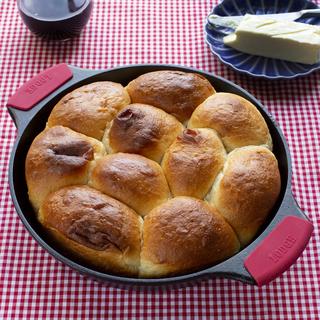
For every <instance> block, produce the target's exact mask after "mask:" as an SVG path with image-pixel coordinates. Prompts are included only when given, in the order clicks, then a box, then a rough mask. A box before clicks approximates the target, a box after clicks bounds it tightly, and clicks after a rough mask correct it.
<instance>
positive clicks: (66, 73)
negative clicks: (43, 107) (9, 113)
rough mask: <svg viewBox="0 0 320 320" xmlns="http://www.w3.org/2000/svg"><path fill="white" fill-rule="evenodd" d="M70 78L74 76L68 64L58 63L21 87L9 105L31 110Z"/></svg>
mask: <svg viewBox="0 0 320 320" xmlns="http://www.w3.org/2000/svg"><path fill="white" fill-rule="evenodd" d="M70 78H72V72H71V70H70V69H69V68H68V66H67V64H65V63H61V64H57V65H55V66H53V67H51V68H49V69H47V70H44V71H43V72H41V73H40V74H38V75H36V76H35V77H34V78H32V79H30V80H29V81H28V82H27V83H25V84H24V85H23V86H22V87H20V88H19V89H18V90H17V92H16V93H15V94H14V95H13V96H12V97H11V98H10V99H9V101H8V105H10V106H12V107H14V108H17V109H20V110H29V109H31V108H32V107H33V106H34V105H36V104H37V103H38V102H40V101H41V100H42V99H43V98H45V97H46V96H48V95H49V94H50V93H52V92H53V91H54V90H56V89H57V88H59V87H60V86H62V85H63V84H64V83H65V82H67V81H68V80H69V79H70Z"/></svg>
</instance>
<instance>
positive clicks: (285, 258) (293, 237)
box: [244, 216, 313, 286]
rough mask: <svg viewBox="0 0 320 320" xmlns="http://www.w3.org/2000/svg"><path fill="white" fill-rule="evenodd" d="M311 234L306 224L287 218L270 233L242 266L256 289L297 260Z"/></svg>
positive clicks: (309, 224)
mask: <svg viewBox="0 0 320 320" xmlns="http://www.w3.org/2000/svg"><path fill="white" fill-rule="evenodd" d="M312 230H313V225H312V224H311V223H310V222H309V221H307V220H304V219H302V218H298V217H296V216H287V217H285V218H284V219H283V220H282V221H281V222H280V223H279V224H278V225H277V226H276V228H275V229H274V230H272V231H271V232H270V234H269V235H268V236H267V237H266V238H265V239H264V240H263V241H262V242H261V243H260V244H259V245H258V246H257V247H256V248H255V249H254V251H253V252H251V253H250V255H249V256H248V257H247V258H246V260H245V262H244V265H245V267H246V268H247V270H248V271H249V273H250V274H251V275H252V276H253V278H254V279H255V280H256V282H257V284H258V286H262V285H264V284H267V283H269V282H270V281H272V280H273V279H275V278H276V277H278V276H279V275H280V274H282V273H283V272H284V271H286V270H287V269H288V268H289V267H290V266H291V265H292V264H293V263H294V262H295V261H296V260H297V259H298V258H299V256H300V255H301V253H302V251H303V250H304V248H305V247H306V245H307V243H308V241H309V239H310V237H311V233H312Z"/></svg>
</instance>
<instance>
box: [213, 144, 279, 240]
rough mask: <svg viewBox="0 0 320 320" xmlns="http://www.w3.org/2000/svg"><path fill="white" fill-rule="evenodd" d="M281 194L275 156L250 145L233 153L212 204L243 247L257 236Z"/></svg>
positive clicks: (266, 150) (219, 180)
mask: <svg viewBox="0 0 320 320" xmlns="http://www.w3.org/2000/svg"><path fill="white" fill-rule="evenodd" d="M279 193H280V173H279V169H278V162H277V159H276V158H275V156H274V155H273V153H272V152H271V151H270V150H268V149H267V148H265V147H261V146H248V147H243V148H240V149H235V150H234V151H232V152H231V153H230V154H229V155H228V158H227V161H226V163H225V166H224V169H223V174H222V175H221V176H220V177H218V180H217V182H216V184H215V185H214V187H213V190H212V195H211V200H210V202H211V203H213V204H214V205H215V207H216V208H217V209H218V210H219V212H220V213H221V214H222V215H223V216H224V217H225V218H226V219H227V221H228V222H229V223H230V224H231V226H232V227H233V228H234V230H235V231H236V233H237V235H238V237H239V239H240V242H241V244H242V245H246V244H247V243H248V242H249V241H250V240H252V238H253V237H254V236H255V234H256V233H257V231H258V229H259V227H261V225H262V224H263V222H264V221H265V219H266V217H267V215H268V213H269V212H270V210H271V209H272V207H273V206H274V204H275V202H276V200H277V198H278V196H279Z"/></svg>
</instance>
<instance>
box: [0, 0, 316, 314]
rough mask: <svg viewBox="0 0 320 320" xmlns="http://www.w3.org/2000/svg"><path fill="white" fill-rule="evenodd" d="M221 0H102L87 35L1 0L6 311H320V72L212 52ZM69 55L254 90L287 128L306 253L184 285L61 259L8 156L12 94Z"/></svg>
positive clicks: (72, 59) (0, 267)
mask: <svg viewBox="0 0 320 320" xmlns="http://www.w3.org/2000/svg"><path fill="white" fill-rule="evenodd" d="M214 4H215V2H214V1H212V0H198V1H196V0H183V1H182V0H128V1H123V0H105V1H104V0H94V10H93V15H92V18H91V20H90V22H89V24H88V26H87V27H86V29H85V30H84V32H83V33H82V35H81V37H79V38H78V39H74V40H72V41H67V42H45V41H43V40H40V39H38V38H37V37H35V36H34V35H32V34H30V33H29V32H28V30H27V29H26V27H25V26H24V25H23V23H22V21H21V19H20V17H19V14H18V11H17V8H16V2H15V1H13V0H1V1H0V39H1V40H0V71H1V76H0V81H1V84H0V90H1V91H0V101H1V109H0V130H1V132H0V134H1V145H0V148H1V157H0V166H1V171H0V190H1V198H0V202H1V205H0V210H1V211H0V223H1V225H0V226H1V229H0V239H1V245H0V248H1V258H0V259H1V260H0V261H1V262H0V289H1V291H0V301H1V304H0V318H1V319H103V318H108V319H109V318H117V319H134V318H148V319H160V318H181V319H200V318H205V317H210V318H215V319H289V318H290V319H320V261H319V260H320V252H319V248H320V232H319V226H320V116H319V114H320V72H319V71H317V72H314V73H313V74H311V75H309V76H307V77H302V78H298V79H295V80H289V81H288V80H283V81H267V80H261V79H255V78H250V77H248V76H245V75H241V74H238V73H236V72H234V71H232V70H231V69H229V68H228V67H226V66H224V65H223V64H221V63H220V61H219V60H218V59H217V58H215V57H214V56H212V54H211V53H210V51H209V49H208V47H207V45H206V44H205V41H204V32H203V26H204V20H205V17H206V15H207V14H208V13H209V12H210V10H211V8H212V7H213V6H214ZM60 62H67V63H69V64H72V65H76V66H79V67H84V68H95V69H106V68H110V67H114V66H117V65H125V64H132V63H171V64H182V65H186V66H192V67H196V68H199V69H202V70H205V71H209V72H214V73H216V74H218V75H220V76H223V77H225V78H227V79H229V80H231V81H234V82H235V83H237V84H239V85H240V86H242V87H244V88H245V89H247V90H248V91H249V92H251V93H252V94H253V95H255V96H256V97H257V98H258V99H260V101H261V102H262V103H263V104H264V105H265V106H266V107H267V108H268V109H269V111H270V112H271V113H272V114H273V115H274V116H275V118H276V119H277V121H278V122H279V123H280V126H281V128H282V130H283V131H284V133H285V135H286V137H287V140H288V143H289V146H290V150H291V154H292V159H293V191H294V194H295V197H296V199H297V201H298V203H299V204H300V206H301V208H302V209H303V210H304V211H305V212H306V213H307V214H308V216H309V217H310V219H311V220H312V222H313V224H314V226H315V231H314V234H313V237H312V239H311V241H310V243H309V245H308V247H307V249H306V250H305V251H304V253H303V255H302V256H301V257H300V259H299V260H298V261H297V263H296V264H295V265H293V266H292V267H291V268H290V269H289V270H288V271H287V272H285V273H284V274H283V275H282V276H280V277H279V278H277V279H276V280H275V281H273V282H272V283H270V284H269V285H267V286H265V287H262V288H257V287H254V286H250V285H245V284H242V283H240V282H237V281H233V280H226V279H214V280H209V281H205V282H202V283H199V284H198V285H195V286H193V287H188V288H184V289H180V290H165V289H163V290H160V291H153V290H150V291H145V292H143V291H133V290H120V289H116V288H113V287H111V286H108V285H105V284H101V283H98V282H95V281H93V280H91V279H87V278H85V277H83V276H81V275H79V274H78V273H77V272H75V271H73V270H71V269H70V268H69V267H67V266H65V265H63V264H62V263H60V262H57V261H56V260H55V259H54V258H52V257H51V256H50V255H49V254H48V253H47V252H45V251H44V250H43V249H42V248H41V247H40V246H39V245H38V244H37V243H36V242H35V241H34V240H33V239H32V238H31V236H30V235H29V233H28V232H27V231H26V230H25V228H24V227H23V225H22V223H21V221H20V220H19V218H18V215H17V214H16V212H15V209H14V207H13V204H12V202H11V198H10V193H9V186H8V173H7V172H8V162H9V156H10V150H11V148H12V145H13V142H14V139H15V135H16V129H15V126H14V124H13V122H12V120H11V118H10V116H9V114H8V112H7V111H6V108H5V105H6V101H7V100H8V98H9V97H10V96H11V95H12V94H13V93H14V92H15V90H16V89H17V88H18V87H19V86H20V85H22V84H23V83H24V82H25V81H26V80H28V79H29V78H31V77H32V76H33V75H35V74H37V73H38V72H39V71H41V70H43V69H45V68H47V67H49V66H51V65H53V64H57V63H60Z"/></svg>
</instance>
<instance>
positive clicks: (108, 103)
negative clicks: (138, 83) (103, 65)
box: [48, 81, 130, 140]
mask: <svg viewBox="0 0 320 320" xmlns="http://www.w3.org/2000/svg"><path fill="white" fill-rule="evenodd" d="M129 103H130V97H129V95H128V93H127V91H126V89H125V88H123V87H122V85H121V84H119V83H114V82H110V81H101V82H94V83H90V84H87V85H85V86H82V87H80V88H78V89H76V90H74V91H72V92H70V93H69V94H67V95H66V96H65V97H63V98H62V99H61V100H60V101H59V102H58V104H57V105H56V106H55V107H54V108H53V110H52V112H51V114H50V116H49V119H48V126H49V127H52V126H56V125H62V126H65V127H69V128H71V129H73V130H75V131H77V132H80V133H83V134H85V135H87V136H89V137H93V138H95V139H98V140H101V139H102V137H103V134H104V130H105V127H106V125H107V124H108V123H109V122H110V121H111V120H112V119H113V118H114V117H115V116H116V114H117V113H118V112H119V111H120V110H121V109H122V108H123V107H125V106H126V105H128V104H129Z"/></svg>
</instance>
